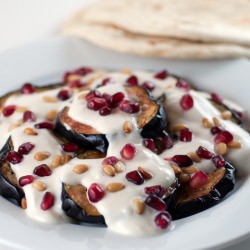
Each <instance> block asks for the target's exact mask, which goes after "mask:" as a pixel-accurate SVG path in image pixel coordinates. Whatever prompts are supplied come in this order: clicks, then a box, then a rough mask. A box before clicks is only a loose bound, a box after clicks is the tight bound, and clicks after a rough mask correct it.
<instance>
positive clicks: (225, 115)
mask: <svg viewBox="0 0 250 250" xmlns="http://www.w3.org/2000/svg"><path fill="white" fill-rule="evenodd" d="M221 118H222V119H223V120H230V119H231V118H232V112H230V111H228V110H226V111H224V112H222V113H221Z"/></svg>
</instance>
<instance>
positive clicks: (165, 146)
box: [161, 135, 174, 149]
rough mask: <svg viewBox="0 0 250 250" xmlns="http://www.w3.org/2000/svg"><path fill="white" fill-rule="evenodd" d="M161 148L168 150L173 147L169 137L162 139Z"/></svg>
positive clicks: (165, 136)
mask: <svg viewBox="0 0 250 250" xmlns="http://www.w3.org/2000/svg"><path fill="white" fill-rule="evenodd" d="M161 146H162V148H163V149H170V148H172V147H173V146H174V143H173V140H172V138H171V137H170V136H169V135H164V136H163V137H162V142H161Z"/></svg>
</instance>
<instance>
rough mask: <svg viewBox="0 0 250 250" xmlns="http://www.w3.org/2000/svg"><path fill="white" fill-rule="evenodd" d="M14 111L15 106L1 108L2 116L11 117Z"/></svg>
mask: <svg viewBox="0 0 250 250" xmlns="http://www.w3.org/2000/svg"><path fill="white" fill-rule="evenodd" d="M15 110H16V105H9V106H6V107H4V108H3V111H2V112H3V116H5V117H8V116H11V115H12V114H13V113H14V112H15Z"/></svg>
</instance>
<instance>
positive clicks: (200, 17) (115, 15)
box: [81, 0, 250, 46]
mask: <svg viewBox="0 0 250 250" xmlns="http://www.w3.org/2000/svg"><path fill="white" fill-rule="evenodd" d="M81 18H82V19H83V20H84V21H86V22H88V23H96V24H101V25H112V26H116V27H119V28H121V29H123V30H127V31H129V32H131V33H135V34H144V35H152V36H165V37H173V38H180V39H188V40H192V41H205V42H223V43H234V44H241V45H246V46H250V32H249V31H250V1H249V0H102V1H99V2H98V3H95V4H93V5H90V6H87V7H86V8H85V10H84V15H82V17H81Z"/></svg>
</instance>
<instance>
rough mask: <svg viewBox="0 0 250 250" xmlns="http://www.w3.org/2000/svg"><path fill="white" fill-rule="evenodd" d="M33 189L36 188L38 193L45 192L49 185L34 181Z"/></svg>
mask: <svg viewBox="0 0 250 250" xmlns="http://www.w3.org/2000/svg"><path fill="white" fill-rule="evenodd" d="M32 187H33V188H35V189H36V190H37V191H40V192H42V191H44V190H46V189H47V185H46V184H45V183H44V182H42V181H33V182H32Z"/></svg>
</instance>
